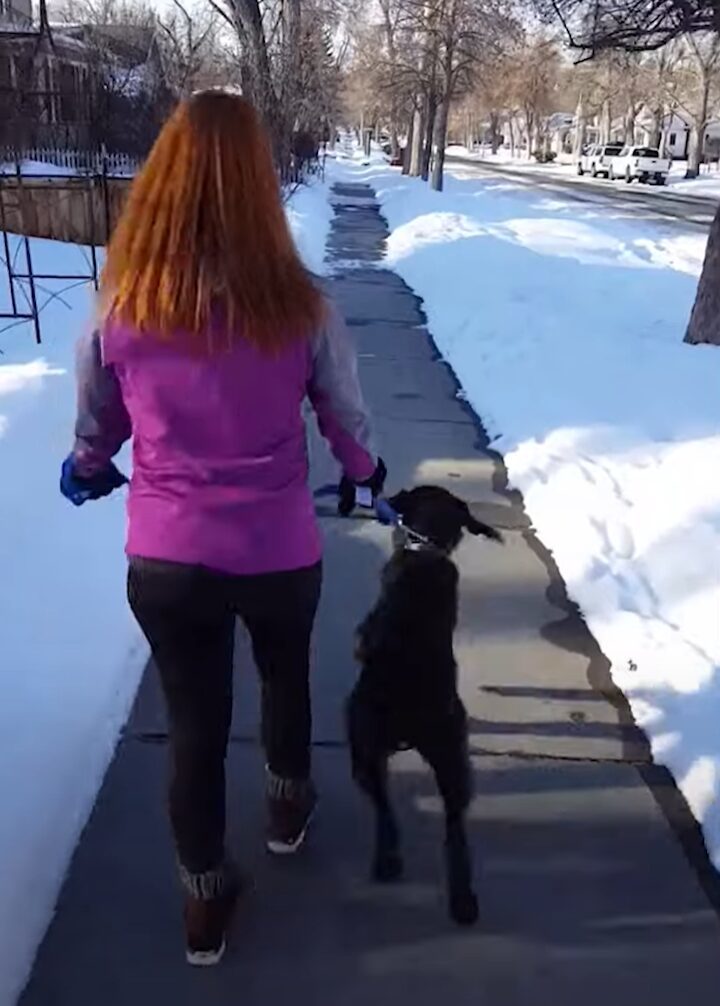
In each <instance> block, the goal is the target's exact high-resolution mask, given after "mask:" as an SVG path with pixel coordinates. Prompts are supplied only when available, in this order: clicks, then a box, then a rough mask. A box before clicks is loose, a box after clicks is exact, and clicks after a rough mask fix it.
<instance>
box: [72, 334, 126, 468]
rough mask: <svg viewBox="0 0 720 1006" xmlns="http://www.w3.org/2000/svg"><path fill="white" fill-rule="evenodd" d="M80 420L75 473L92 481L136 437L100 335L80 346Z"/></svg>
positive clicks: (78, 406)
mask: <svg viewBox="0 0 720 1006" xmlns="http://www.w3.org/2000/svg"><path fill="white" fill-rule="evenodd" d="M76 374H77V419H76V422H75V447H74V450H73V455H74V458H75V469H76V471H77V473H78V475H81V476H86V477H88V478H89V477H90V476H92V475H95V474H96V473H97V472H99V471H102V470H103V468H106V467H107V465H108V464H109V462H110V459H111V458H113V457H114V456H115V455H116V454H117V452H118V451H119V450H120V448H121V447H122V445H123V444H124V443H125V441H126V440H128V439H129V438H130V436H131V434H132V426H131V423H130V417H129V416H128V413H127V409H126V408H125V403H124V401H123V397H122V391H121V390H120V382H119V381H118V379H117V375H116V374H115V371H114V370H113V368H112V366H111V365H105V364H104V363H103V358H102V343H101V340H100V333H99V332H92V333H91V334H89V335H86V336H83V337H82V338H81V339H80V340H79V341H78V344H77V352H76Z"/></svg>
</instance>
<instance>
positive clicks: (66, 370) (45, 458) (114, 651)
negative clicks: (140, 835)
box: [0, 237, 147, 1004]
mask: <svg viewBox="0 0 720 1006" xmlns="http://www.w3.org/2000/svg"><path fill="white" fill-rule="evenodd" d="M17 240H18V239H17V238H14V237H13V238H11V243H12V245H13V249H12V250H13V253H14V252H15V245H16V243H17ZM32 245H33V258H34V264H35V268H36V269H37V270H38V271H49V272H62V271H73V270H76V271H86V265H85V264H84V263H82V262H81V261H78V263H77V265H75V264H74V263H73V262H72V261H69V260H70V259H72V257H73V255H75V256H77V258H78V259H79V260H80V258H81V252H80V250H79V249H76V248H73V247H72V246H68V245H56V244H54V243H52V242H45V241H33V242H32ZM0 268H2V265H1V264H0ZM64 285H65V286H67V285H68V284H67V282H66V283H65V284H64ZM62 286H63V284H61V283H54V284H50V283H49V282H47V281H45V282H44V284H43V291H42V293H41V303H43V302H44V301H47V300H48V298H49V297H50V296H51V295H52V294H53V293H58V292H59V291H60V290H61V289H62ZM2 298H7V294H6V292H5V291H4V290H3V291H2V292H0V310H8V305H7V301H6V300H5V299H2ZM89 309H90V298H89V295H88V292H87V290H86V289H81V288H77V287H76V288H75V289H74V290H67V291H66V292H64V293H62V295H61V296H56V297H54V299H52V300H49V301H48V303H47V304H46V306H45V309H44V310H43V314H42V319H43V333H44V338H45V340H46V341H45V342H44V343H43V345H42V346H36V345H35V342H34V337H33V332H32V329H31V327H30V326H29V325H28V324H27V323H23V324H22V325H20V326H17V327H15V328H13V329H11V330H9V331H5V332H4V333H2V334H0V350H2V354H3V355H2V356H0V465H2V470H3V473H4V474H3V486H2V493H0V528H1V529H2V530H1V531H0V569H2V572H3V575H2V579H1V580H0V637H1V638H2V657H1V660H0V691H1V692H2V702H0V807H2V813H0V863H2V871H0V933H2V939H1V940H0V1003H3V1004H9V1003H11V1002H13V1000H14V998H15V996H16V995H17V994H18V993H19V992H20V989H21V987H22V985H23V983H24V981H25V979H26V977H27V974H28V971H29V968H30V965H31V962H32V958H33V955H34V952H35V949H36V946H37V944H38V942H39V941H40V939H41V938H42V935H43V932H44V930H45V927H46V925H47V923H48V921H49V918H50V915H51V912H52V908H53V905H54V903H55V899H56V897H57V894H58V891H59V888H60V885H61V883H62V879H63V876H64V873H65V870H66V868H67V865H68V862H69V859H70V856H71V855H72V851H73V849H74V847H75V844H76V842H77V839H78V836H79V834H80V832H81V830H82V828H83V826H84V824H85V822H86V820H87V817H88V814H89V812H90V810H91V808H92V805H93V802H94V800H95V796H96V794H97V791H98V788H99V786H100V783H101V782H102V778H103V775H104V773H105V769H106V767H107V765H108V763H109V761H110V758H111V756H112V753H113V749H114V746H115V743H116V739H117V736H118V732H119V730H120V728H121V726H122V724H123V723H124V721H125V719H126V717H127V713H128V710H129V707H130V704H131V702H132V699H133V696H134V694H135V691H136V688H137V685H138V682H139V679H140V674H141V671H142V668H143V666H144V664H145V662H146V658H147V654H146V650H145V646H144V643H143V642H142V641H141V638H140V634H139V631H138V630H137V629H136V627H135V624H134V622H133V620H132V617H131V615H130V612H129V610H128V608H127V605H126V602H125V584H124V581H125V556H124V554H123V547H124V538H125V533H124V524H125V514H124V508H125V501H124V498H123V496H124V494H116V496H114V497H113V498H111V499H108V500H103V501H99V502H97V503H93V504H91V505H90V504H88V505H87V506H84V507H83V508H82V509H78V510H76V509H75V508H74V507H72V506H71V505H70V504H69V503H68V502H67V501H66V500H64V499H63V498H62V497H61V495H60V493H59V491H58V478H59V465H60V461H61V460H62V458H63V457H64V456H65V455H66V454H67V452H68V450H69V449H70V446H71V436H72V425H73V421H74V411H75V387H74V375H73V365H74V364H73V360H74V343H75V339H76V338H77V336H78V335H79V333H80V331H81V329H82V327H83V325H84V324H86V323H87V317H88V313H89ZM4 324H5V322H3V323H2V325H4ZM124 463H125V465H127V459H124Z"/></svg>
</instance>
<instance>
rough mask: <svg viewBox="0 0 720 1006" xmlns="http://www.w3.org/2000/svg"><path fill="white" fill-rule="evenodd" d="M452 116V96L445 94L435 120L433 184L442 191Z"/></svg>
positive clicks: (437, 190)
mask: <svg viewBox="0 0 720 1006" xmlns="http://www.w3.org/2000/svg"><path fill="white" fill-rule="evenodd" d="M449 117H450V96H449V94H444V95H443V97H442V100H441V102H440V107H439V109H438V114H437V118H436V120H435V134H434V143H433V146H434V148H435V149H434V151H433V166H432V179H431V182H430V184H431V186H432V188H433V189H435V191H436V192H442V190H443V182H444V174H445V145H446V143H447V128H448V118H449Z"/></svg>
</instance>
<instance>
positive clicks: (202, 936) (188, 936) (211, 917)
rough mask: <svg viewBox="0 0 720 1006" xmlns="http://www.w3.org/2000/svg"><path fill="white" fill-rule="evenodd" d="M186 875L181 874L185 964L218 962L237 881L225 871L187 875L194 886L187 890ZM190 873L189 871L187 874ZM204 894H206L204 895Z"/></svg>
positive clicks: (238, 888) (209, 965)
mask: <svg viewBox="0 0 720 1006" xmlns="http://www.w3.org/2000/svg"><path fill="white" fill-rule="evenodd" d="M187 876H188V875H186V877H184V878H183V884H184V887H185V890H186V895H185V908H184V917H185V940H186V958H187V962H188V964H192V965H193V966H194V967H212V966H213V965H214V964H219V963H220V961H221V960H222V958H223V956H224V954H225V948H226V937H227V931H228V929H229V926H230V922H231V920H232V917H233V914H234V911H235V907H236V905H237V901H238V897H239V895H240V885H239V883H238V880H237V878H236V877H234V876H230V875H229V874H228V873H227V872H224V871H223V872H218V873H216V874H212V875H211V874H203V875H202V880H203V881H207V883H205V884H204V885H203V884H201V883H199V880H200V878H196V877H191V879H192V880H193V881H198V883H196V884H194V885H193V886H195V888H196V889H195V890H194V891H193V893H189V892H188V889H189V887H190V885H189V884H188V883H187V879H186V878H187ZM190 876H191V875H190ZM206 895H207V896H206Z"/></svg>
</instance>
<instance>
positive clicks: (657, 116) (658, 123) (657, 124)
mask: <svg viewBox="0 0 720 1006" xmlns="http://www.w3.org/2000/svg"><path fill="white" fill-rule="evenodd" d="M662 120H663V110H662V108H655V109H653V112H652V126H651V127H650V130H649V133H648V135H649V137H650V142H649V144H648V146H649V147H654V148H655V149H656V150H660V145H661V143H662V142H663V137H662ZM660 153H661V154H664V151H663V150H660Z"/></svg>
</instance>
